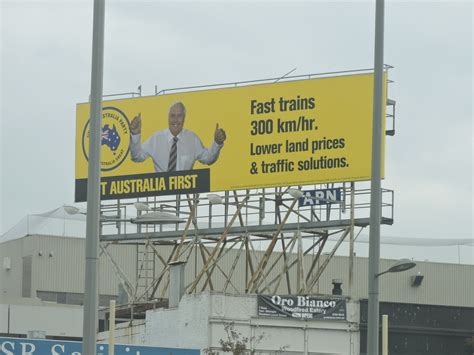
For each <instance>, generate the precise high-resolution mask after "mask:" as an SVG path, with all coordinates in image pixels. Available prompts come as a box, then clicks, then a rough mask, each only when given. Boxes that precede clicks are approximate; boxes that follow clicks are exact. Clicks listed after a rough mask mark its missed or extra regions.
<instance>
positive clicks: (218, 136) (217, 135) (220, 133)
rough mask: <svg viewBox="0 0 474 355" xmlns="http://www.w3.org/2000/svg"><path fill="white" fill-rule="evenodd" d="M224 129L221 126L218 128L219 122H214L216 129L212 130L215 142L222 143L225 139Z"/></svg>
mask: <svg viewBox="0 0 474 355" xmlns="http://www.w3.org/2000/svg"><path fill="white" fill-rule="evenodd" d="M226 138H227V137H226V135H225V131H224V130H223V129H222V128H219V123H216V130H215V132H214V140H215V141H216V143H217V144H219V145H220V144H222V143H224V141H225V139H226Z"/></svg>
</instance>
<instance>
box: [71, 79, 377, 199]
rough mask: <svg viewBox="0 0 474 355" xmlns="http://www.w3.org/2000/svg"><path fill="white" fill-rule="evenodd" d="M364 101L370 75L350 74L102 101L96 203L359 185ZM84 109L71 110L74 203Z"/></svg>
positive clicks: (83, 164) (364, 173)
mask: <svg viewBox="0 0 474 355" xmlns="http://www.w3.org/2000/svg"><path fill="white" fill-rule="evenodd" d="M385 87H386V85H384V88H385ZM385 97H386V95H385V93H384V99H385ZM372 100H373V74H356V75H347V76H337V77H324V78H317V79H308V80H298V81H288V82H279V83H272V84H259V85H251V86H242V87H233V88H223V89H222V88H221V89H209V90H199V91H190V92H179V93H173V94H166V95H157V96H147V97H139V98H131V99H121V100H113V101H104V102H103V115H102V140H101V142H102V148H101V171H102V172H101V195H102V199H117V198H128V197H140V196H153V195H166V194H180V193H192V192H209V191H224V190H238V189H251V188H262V187H272V186H287V185H307V184H316V183H327V182H342V181H357V180H369V179H370V162H371V142H372V138H371V137H372V109H373V107H372ZM89 110H90V108H89V104H88V103H84V104H78V105H77V128H76V201H77V202H79V201H85V200H86V187H87V170H88V160H87V158H88V152H89ZM381 119H383V118H381ZM383 122H384V120H383Z"/></svg>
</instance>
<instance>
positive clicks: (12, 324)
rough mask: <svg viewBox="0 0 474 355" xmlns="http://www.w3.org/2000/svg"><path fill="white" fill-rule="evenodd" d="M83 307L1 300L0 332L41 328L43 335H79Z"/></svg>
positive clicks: (23, 332) (13, 332)
mask: <svg viewBox="0 0 474 355" xmlns="http://www.w3.org/2000/svg"><path fill="white" fill-rule="evenodd" d="M82 319H83V309H82V307H81V306H72V305H58V304H52V303H46V302H40V301H38V302H32V301H29V300H28V299H23V300H22V303H20V302H19V301H17V304H0V333H5V334H8V333H10V334H28V331H31V330H39V331H44V332H45V333H46V336H64V337H82Z"/></svg>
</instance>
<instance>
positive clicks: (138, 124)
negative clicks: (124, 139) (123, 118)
mask: <svg viewBox="0 0 474 355" xmlns="http://www.w3.org/2000/svg"><path fill="white" fill-rule="evenodd" d="M141 131H142V113H141V112H140V113H138V115H137V116H135V117H134V118H133V120H132V122H130V132H132V134H140V133H141Z"/></svg>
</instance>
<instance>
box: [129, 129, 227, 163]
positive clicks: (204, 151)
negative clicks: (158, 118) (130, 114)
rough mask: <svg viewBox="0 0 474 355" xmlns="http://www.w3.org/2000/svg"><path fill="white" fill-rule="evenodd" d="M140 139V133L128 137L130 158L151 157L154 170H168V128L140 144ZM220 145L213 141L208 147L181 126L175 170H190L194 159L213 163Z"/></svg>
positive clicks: (143, 158)
mask: <svg viewBox="0 0 474 355" xmlns="http://www.w3.org/2000/svg"><path fill="white" fill-rule="evenodd" d="M140 139H141V135H140V134H132V136H131V138H130V153H131V155H132V160H133V161H134V162H142V161H144V160H145V159H147V158H148V157H151V158H152V160H153V164H154V166H155V171H156V172H165V171H168V161H169V157H170V150H171V146H172V144H173V135H172V134H171V132H170V130H169V129H168V128H166V129H164V130H162V131H158V132H156V133H155V134H154V135H152V136H151V137H150V138H149V139H148V140H147V141H146V142H144V143H143V144H140ZM222 146H223V145H219V144H217V143H216V142H215V141H213V142H212V145H211V147H210V148H209V149H208V148H206V147H204V145H203V144H202V142H201V140H200V139H199V137H198V136H197V135H196V134H195V133H194V132H191V131H189V130H187V129H184V128H183V130H182V131H181V132H180V133H179V134H178V142H177V149H178V150H177V152H178V159H177V162H176V170H191V169H193V166H194V162H195V161H196V160H198V161H199V162H201V163H203V164H207V165H210V164H212V163H214V162H215V161H216V160H217V158H218V157H219V153H220V151H221V148H222Z"/></svg>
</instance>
